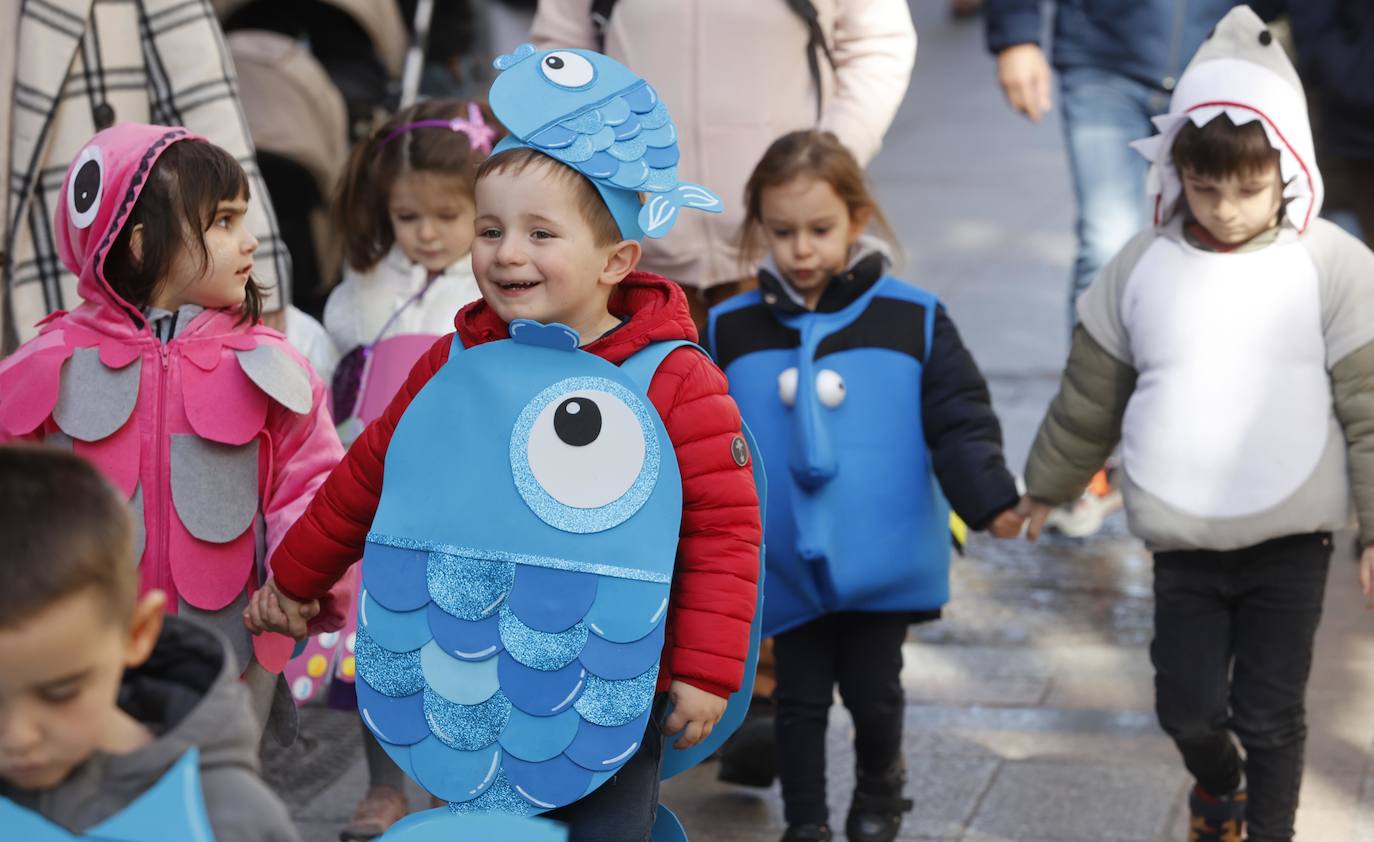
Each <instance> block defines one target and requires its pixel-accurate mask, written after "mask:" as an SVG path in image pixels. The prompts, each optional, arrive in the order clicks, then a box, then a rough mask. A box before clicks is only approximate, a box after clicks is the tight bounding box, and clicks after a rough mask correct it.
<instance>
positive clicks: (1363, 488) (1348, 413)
mask: <svg viewBox="0 0 1374 842" xmlns="http://www.w3.org/2000/svg"><path fill="white" fill-rule="evenodd" d="M1331 393H1332V395H1333V397H1334V398H1335V402H1336V418H1337V419H1338V420H1339V421H1340V422H1341V427H1342V429H1344V430H1345V446H1346V453H1347V454H1348V458H1349V460H1350V490H1351V494H1352V495H1353V496H1354V498H1355V511H1356V512H1357V513H1358V514H1359V518H1360V543H1361V544H1362V545H1363V546H1366V547H1368V546H1371V545H1374V342H1370V343H1368V344H1366V345H1364V346H1362V347H1360V348H1357V349H1356V350H1354V351H1352V352H1351V353H1349V354H1347V355H1346V356H1345V357H1343V358H1342V359H1341V360H1340V361H1339V362H1337V363H1336V365H1335V366H1334V367H1332V369H1331Z"/></svg>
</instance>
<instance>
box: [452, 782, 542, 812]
mask: <svg viewBox="0 0 1374 842" xmlns="http://www.w3.org/2000/svg"><path fill="white" fill-rule="evenodd" d="M448 808H449V809H450V810H452V811H453V812H455V813H459V814H461V813H513V814H515V815H517V816H533V815H535V814H537V813H539V812H540V809H539V808H538V807H536V806H534V805H533V804H531V803H530V802H529V801H527V800H526V799H525V797H524V796H522V795H521V794H520V793H518V792H516V791H515V787H513V786H511V785H510V781H509V780H507V779H506V773H505V772H498V773H497V774H496V780H495V781H493V782H492V784H491V786H490V787H488V788H487V791H486V792H484V793H482V794H481V795H479V796H477V797H476V798H474V799H472V800H471V801H458V802H450V803H449V805H448Z"/></svg>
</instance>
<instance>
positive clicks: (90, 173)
mask: <svg viewBox="0 0 1374 842" xmlns="http://www.w3.org/2000/svg"><path fill="white" fill-rule="evenodd" d="M72 191H73V192H74V193H75V198H76V201H75V202H73V204H74V205H76V210H77V213H85V212H86V211H88V210H90V209H91V205H93V204H95V194H96V193H98V192H100V164H98V163H96V162H95V161H87V162H86V163H84V164H82V165H81V169H79V170H77V171H76V178H75V179H73V180H72Z"/></svg>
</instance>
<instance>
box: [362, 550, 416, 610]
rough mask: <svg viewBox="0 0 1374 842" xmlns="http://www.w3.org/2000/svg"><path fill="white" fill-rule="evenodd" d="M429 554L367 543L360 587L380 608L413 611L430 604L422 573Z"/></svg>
mask: <svg viewBox="0 0 1374 842" xmlns="http://www.w3.org/2000/svg"><path fill="white" fill-rule="evenodd" d="M428 565H429V553H427V552H424V551H421V550H403V549H400V548H399V547H388V546H387V545H385V544H373V543H368V544H367V546H366V547H364V549H363V587H364V588H366V589H367V592H368V593H370V594H372V598H373V599H375V600H377V602H378V603H380V604H381V606H382V607H383V608H389V609H391V610H392V611H414V610H415V609H417V608H423V607H424V605H425V603H426V602H429V588H428V586H427V584H426V582H425V570H426V569H427V567H428Z"/></svg>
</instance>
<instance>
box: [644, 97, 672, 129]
mask: <svg viewBox="0 0 1374 842" xmlns="http://www.w3.org/2000/svg"><path fill="white" fill-rule="evenodd" d="M670 120H671V118H670V117H669V116H668V107H667V106H665V105H664V104H663V103H661V102H660V103H659V104H657V105H655V106H654V109H653V110H652V111H650V112H649V113H647V114H641V115H639V125H640V127H641V128H644V129H657V128H660V127H662V126H666V125H668V123H669V121H670Z"/></svg>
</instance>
